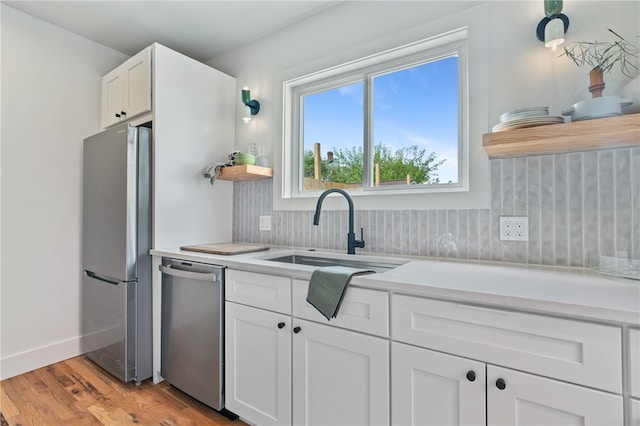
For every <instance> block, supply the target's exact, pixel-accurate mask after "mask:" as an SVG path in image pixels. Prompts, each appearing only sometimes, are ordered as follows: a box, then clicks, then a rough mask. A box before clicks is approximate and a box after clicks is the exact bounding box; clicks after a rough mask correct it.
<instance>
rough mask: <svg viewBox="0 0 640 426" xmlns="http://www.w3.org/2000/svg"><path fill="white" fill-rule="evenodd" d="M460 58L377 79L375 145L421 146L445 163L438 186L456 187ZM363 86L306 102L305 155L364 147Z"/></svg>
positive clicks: (349, 88)
mask: <svg viewBox="0 0 640 426" xmlns="http://www.w3.org/2000/svg"><path fill="white" fill-rule="evenodd" d="M457 66H458V61H457V58H455V57H451V58H445V59H442V60H439V61H435V62H431V63H427V64H423V65H419V66H416V67H412V68H409V69H404V70H401V71H396V72H393V73H390V74H385V75H381V76H377V77H376V78H375V79H374V83H373V84H374V135H373V139H374V142H375V143H376V144H378V143H383V144H385V145H388V146H391V147H392V148H393V149H398V148H401V147H403V146H411V145H418V147H420V148H424V149H426V150H427V153H431V152H433V151H435V152H436V157H437V158H438V159H445V158H446V159H447V161H446V162H445V163H444V164H443V165H442V166H440V169H439V170H438V175H439V177H440V182H448V181H449V180H451V181H453V182H456V181H457V176H458V173H457V161H458V160H457V158H458V154H457V144H458V140H457V137H458V135H457V132H458V123H457V114H458V103H457V99H458V79H457ZM363 90H364V85H363V83H355V84H352V85H349V86H345V87H342V88H339V89H336V90H331V91H328V92H322V93H319V94H314V95H308V96H306V97H305V103H304V112H305V123H304V140H305V150H307V149H313V143H314V142H320V143H321V144H322V156H323V157H326V152H327V151H331V150H333V149H334V148H345V147H350V146H354V145H361V144H362V133H363V132H362V122H363Z"/></svg>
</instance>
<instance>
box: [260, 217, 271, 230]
mask: <svg viewBox="0 0 640 426" xmlns="http://www.w3.org/2000/svg"><path fill="white" fill-rule="evenodd" d="M260 230H261V231H271V216H260Z"/></svg>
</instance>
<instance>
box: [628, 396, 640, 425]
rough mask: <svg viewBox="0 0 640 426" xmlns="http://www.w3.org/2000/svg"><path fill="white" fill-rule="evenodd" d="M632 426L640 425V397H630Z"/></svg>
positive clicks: (630, 421)
mask: <svg viewBox="0 0 640 426" xmlns="http://www.w3.org/2000/svg"><path fill="white" fill-rule="evenodd" d="M628 424H630V425H632V426H637V425H640V399H634V398H629V422H628Z"/></svg>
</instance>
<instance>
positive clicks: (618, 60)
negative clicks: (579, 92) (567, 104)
mask: <svg viewBox="0 0 640 426" xmlns="http://www.w3.org/2000/svg"><path fill="white" fill-rule="evenodd" d="M609 32H611V34H613V35H614V36H615V40H614V41H612V42H599V41H595V42H589V41H577V42H571V43H568V44H567V45H566V46H565V47H564V53H563V54H562V55H561V56H567V57H568V58H570V59H571V60H572V61H573V62H574V63H575V64H576V65H578V66H580V67H581V66H584V65H588V66H589V67H591V71H590V72H589V80H590V84H589V92H591V99H587V100H585V101H582V102H578V103H576V104H574V105H573V106H572V107H571V108H568V109H565V110H563V111H562V115H570V116H571V119H572V121H578V120H589V119H593V118H603V117H613V116H617V115H621V114H622V108H623V107H628V106H630V105H631V104H633V100H632V99H627V98H621V97H620V96H602V91H603V90H604V87H605V83H604V76H603V75H604V74H605V73H609V72H611V70H612V69H613V68H616V67H618V68H619V69H620V71H621V72H622V74H624V75H625V76H627V77H630V78H632V77H633V75H632V74H635V73H637V70H638V66H637V65H636V63H635V61H636V60H637V58H638V53H640V51H639V50H638V48H637V47H636V46H634V45H633V44H631V43H629V42H628V41H627V40H625V39H624V38H622V37H621V36H620V35H618V33H616V32H615V31H613V30H611V29H609Z"/></svg>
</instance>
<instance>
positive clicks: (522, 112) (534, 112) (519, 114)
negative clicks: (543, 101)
mask: <svg viewBox="0 0 640 426" xmlns="http://www.w3.org/2000/svg"><path fill="white" fill-rule="evenodd" d="M541 115H549V107H529V108H521V109H516V110H513V111H509V112H505V113H504V114H501V115H500V117H499V120H500V122H501V123H505V122H507V121H511V120H516V119H519V118H525V117H535V116H541Z"/></svg>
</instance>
